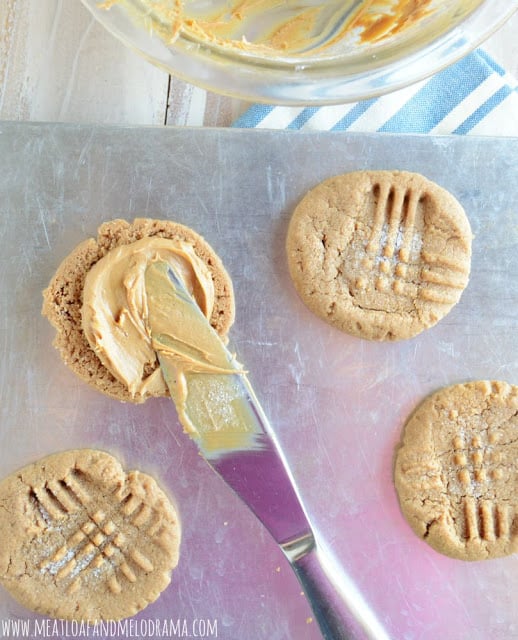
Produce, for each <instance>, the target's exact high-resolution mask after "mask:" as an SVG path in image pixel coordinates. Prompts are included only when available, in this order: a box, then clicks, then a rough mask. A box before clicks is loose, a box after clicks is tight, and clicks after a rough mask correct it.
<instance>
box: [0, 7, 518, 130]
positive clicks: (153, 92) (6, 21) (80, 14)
mask: <svg viewBox="0 0 518 640" xmlns="http://www.w3.org/2000/svg"><path fill="white" fill-rule="evenodd" d="M517 31H518V14H515V16H514V17H513V18H511V20H510V21H509V22H508V23H507V24H506V25H505V26H504V27H503V28H502V29H500V31H498V32H497V33H496V34H495V35H493V36H492V37H491V39H490V40H488V41H487V43H486V44H485V45H484V48H485V49H486V51H488V52H489V53H490V54H491V55H492V56H493V57H494V58H495V59H496V61H497V62H499V63H500V64H501V65H502V66H503V67H504V68H506V69H507V70H508V71H511V72H512V73H514V74H518V39H517V38H516V33H517ZM247 106H248V105H247V104H246V103H245V102H243V101H240V100H234V99H231V98H226V97H221V96H218V95H216V94H214V93H211V92H207V91H204V90H202V89H199V88H197V87H194V86H192V85H190V84H187V83H185V82H183V81H181V80H178V79H176V78H171V77H169V76H168V75H167V73H165V72H164V71H161V70H160V69H158V68H155V67H154V66H153V65H151V64H150V63H148V62H147V61H145V60H144V59H142V58H141V57H140V56H138V55H137V54H136V53H134V52H132V51H131V50H129V49H127V48H126V47H124V46H123V45H122V44H121V43H119V42H118V41H117V40H116V39H115V38H113V37H112V36H111V35H110V34H108V33H107V32H106V31H105V30H104V29H103V28H102V27H101V26H100V25H99V24H98V23H97V22H96V21H95V20H94V19H93V18H92V17H91V15H90V14H89V12H88V11H87V10H86V9H85V8H84V7H83V5H82V4H81V3H80V1H79V0H0V119H1V120H33V121H52V122H90V123H104V124H139V125H160V124H167V125H193V126H197V125H203V126H228V125H229V124H231V122H232V121H233V120H234V119H235V118H236V117H237V116H238V115H239V114H240V113H241V112H242V111H243V110H244V109H246V107H247Z"/></svg>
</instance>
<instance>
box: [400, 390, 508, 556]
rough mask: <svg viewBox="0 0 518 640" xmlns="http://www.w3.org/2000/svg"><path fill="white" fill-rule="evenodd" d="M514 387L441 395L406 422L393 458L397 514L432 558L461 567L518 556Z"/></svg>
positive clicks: (423, 403) (426, 403)
mask: <svg viewBox="0 0 518 640" xmlns="http://www.w3.org/2000/svg"><path fill="white" fill-rule="evenodd" d="M517 461H518V387H516V386H514V385H510V384H508V383H506V382H498V381H475V382H469V383H466V384H458V385H454V386H451V387H446V388H444V389H441V390H439V391H437V392H436V393H434V394H433V395H431V396H430V397H428V398H426V399H425V400H424V402H422V404H421V405H420V406H419V407H418V408H417V409H416V411H415V412H414V413H413V415H412V416H411V417H410V418H409V420H408V422H407V424H406V425H405V428H404V433H403V438H402V442H401V445H400V447H399V449H398V451H397V453H396V460H395V473H394V480H395V486H396V490H397V493H398V496H399V502H400V505H401V510H402V512H403V515H404V516H405V518H406V520H407V521H408V523H409V524H410V526H411V527H412V529H413V530H414V531H415V533H416V534H417V535H418V536H419V537H420V538H422V539H423V540H424V541H425V542H427V543H428V544H429V545H430V546H431V547H433V548H434V549H435V550H437V551H439V552H440V553H443V554H445V555H447V556H451V557H453V558H458V559H461V560H484V559H487V558H496V557H499V556H505V555H509V554H511V553H515V552H516V551H518V473H517V471H518V462H517Z"/></svg>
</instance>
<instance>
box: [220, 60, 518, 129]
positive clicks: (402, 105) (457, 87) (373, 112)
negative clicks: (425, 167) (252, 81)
mask: <svg viewBox="0 0 518 640" xmlns="http://www.w3.org/2000/svg"><path fill="white" fill-rule="evenodd" d="M233 126H234V127H247V128H250V127H254V128H265V129H304V130H310V129H313V130H324V131H327V130H333V131H340V130H341V131H345V130H347V131H361V132H374V131H380V132H383V131H386V132H397V133H430V134H450V133H453V134H468V133H469V134H475V135H495V136H499V135H500V136H501V135H505V136H518V86H517V82H516V79H515V78H513V77H512V75H510V74H509V73H507V72H506V71H505V70H504V69H502V67H500V66H499V65H498V64H497V63H496V62H495V61H494V60H493V59H492V58H491V57H490V56H488V55H487V54H486V53H485V52H484V51H482V50H478V51H475V52H473V53H471V54H469V55H468V56H466V57H465V58H463V59H462V60H460V61H459V62H457V63H456V64H454V65H452V66H450V67H448V68H447V69H444V70H443V71H440V72H439V73H437V74H436V75H434V76H432V77H431V78H428V79H427V80H423V81H421V82H418V83H416V84H414V85H412V86H410V87H407V88H405V89H401V90H399V91H394V92H393V93H390V94H388V95H385V96H381V97H379V98H372V99H370V100H364V101H361V102H355V103H351V104H344V105H337V106H325V107H277V106H267V105H254V106H252V107H250V108H249V109H248V110H247V111H245V113H243V115H242V116H241V117H240V118H239V119H238V120H237V121H236V122H235V123H234V125H233Z"/></svg>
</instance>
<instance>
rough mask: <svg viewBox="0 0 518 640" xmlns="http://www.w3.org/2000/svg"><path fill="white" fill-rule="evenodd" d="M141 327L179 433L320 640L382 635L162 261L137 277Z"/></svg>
mask: <svg viewBox="0 0 518 640" xmlns="http://www.w3.org/2000/svg"><path fill="white" fill-rule="evenodd" d="M145 286H146V295H147V314H148V318H147V322H148V327H149V331H150V337H151V341H152V345H153V347H154V349H155V351H156V353H157V355H158V359H159V363H160V367H161V370H162V374H163V377H164V379H165V382H166V384H167V387H168V389H169V392H170V395H171V398H172V400H173V401H174V403H175V405H176V409H177V412H178V416H179V419H180V421H181V423H182V424H183V426H184V429H185V430H186V431H187V432H188V433H189V435H190V436H191V438H192V439H193V440H194V441H195V442H196V444H197V445H198V448H199V450H200V453H201V454H202V456H203V457H204V458H205V460H206V461H207V462H208V464H209V465H210V466H211V467H212V468H213V469H214V471H215V472H216V473H217V474H218V475H219V476H220V477H221V478H222V479H223V480H224V481H225V482H226V483H227V484H228V485H229V486H230V487H231V488H232V489H233V490H234V491H235V492H236V493H237V495H238V496H239V497H240V498H241V499H242V500H243V502H244V503H245V504H246V505H247V506H248V507H249V508H250V509H251V510H252V511H253V512H254V514H255V515H256V516H257V517H258V518H259V520H260V521H261V522H262V524H263V525H264V526H265V527H266V529H267V530H268V531H269V533H270V534H271V535H272V536H273V538H274V539H275V541H276V542H277V544H278V545H279V546H280V548H281V550H282V551H283V553H284V555H285V557H286V559H287V560H288V562H289V563H290V565H291V567H292V568H293V570H294V571H295V573H296V575H297V577H298V579H299V581H300V583H301V585H302V586H303V588H304V593H305V595H306V597H307V599H308V602H309V604H310V606H311V608H312V609H313V612H314V615H315V619H316V621H317V622H318V624H319V626H320V630H321V632H322V635H323V637H324V638H325V640H346V639H356V638H358V639H360V638H369V639H372V640H385V639H387V638H388V635H387V633H386V631H385V629H384V628H383V626H382V625H381V623H380V622H379V621H378V619H377V618H376V616H375V614H374V612H373V611H372V609H371V608H370V606H369V605H368V603H367V602H366V601H365V599H364V597H363V596H362V594H361V593H360V592H359V591H358V589H357V587H356V586H355V585H354V583H353V581H352V580H351V579H350V577H349V576H347V574H346V573H345V571H344V570H343V568H342V567H340V565H339V563H338V562H337V561H336V559H335V558H334V557H333V555H332V552H331V550H330V549H328V548H327V547H326V545H325V543H324V542H323V539H322V536H320V535H318V532H316V531H315V528H314V527H313V526H312V525H311V523H310V519H309V517H308V515H307V513H306V511H305V509H304V507H303V503H302V500H301V498H300V495H299V492H298V489H297V485H296V482H295V480H294V478H293V476H292V473H291V471H290V469H289V466H288V464H287V461H286V459H285V456H284V454H283V452H282V449H281V447H280V446H279V443H278V441H277V438H276V436H275V433H274V431H273V429H272V427H271V425H270V423H269V421H268V419H267V416H266V415H265V413H264V411H263V409H262V407H261V405H260V403H259V401H258V399H257V397H256V395H255V393H254V390H253V389H252V386H251V384H250V381H249V379H248V376H247V372H246V371H245V370H244V369H243V368H242V366H241V365H240V364H239V363H238V362H237V360H236V358H235V357H234V355H233V354H231V352H230V351H229V350H228V349H227V347H226V346H225V345H224V343H223V342H222V340H221V338H220V337H219V335H218V334H217V333H216V331H215V330H214V329H213V328H212V327H211V325H210V323H209V321H208V319H207V318H206V317H205V315H204V314H203V313H202V311H201V310H200V308H199V307H198V306H197V304H196V302H195V301H194V299H193V297H192V296H191V295H190V293H189V292H188V291H187V289H186V286H185V284H184V282H183V280H182V278H181V277H180V275H179V274H178V273H176V272H175V270H174V269H173V268H172V267H171V266H170V265H169V264H167V263H166V262H163V261H160V260H157V261H155V262H152V263H151V264H150V265H149V266H148V267H147V270H146V274H145Z"/></svg>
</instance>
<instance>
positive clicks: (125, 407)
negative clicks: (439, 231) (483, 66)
mask: <svg viewBox="0 0 518 640" xmlns="http://www.w3.org/2000/svg"><path fill="white" fill-rule="evenodd" d="M517 159H518V140H517V139H503V138H501V139H490V138H469V137H430V136H397V135H396V136H394V135H361V134H346V133H297V132H269V131H262V132H261V131H238V130H211V129H206V130H202V129H169V128H167V129H166V128H104V127H94V126H76V125H52V124H28V123H26V124H23V123H1V124H0V213H1V225H0V247H1V251H0V261H1V272H2V277H1V290H0V295H1V316H0V317H1V334H0V335H1V345H2V354H1V355H2V358H1V362H0V393H1V396H0V411H1V428H0V475H1V476H4V475H6V474H8V473H10V472H12V471H14V470H16V469H18V468H19V467H21V466H23V465H25V464H28V463H29V462H31V461H33V460H35V459H37V458H39V457H41V456H44V455H46V454H49V453H52V452H55V451H58V450H62V449H67V448H71V447H98V448H101V449H105V450H107V451H110V452H112V453H114V454H115V455H118V456H120V457H121V458H122V460H123V461H124V463H125V465H126V467H127V468H140V469H142V470H145V471H147V472H150V473H152V474H155V475H156V476H157V477H158V479H159V481H160V482H161V484H162V485H163V486H164V488H165V489H166V490H167V491H169V492H170V493H171V494H172V495H173V496H174V498H175V500H176V502H177V504H178V508H179V511H180V513H181V517H182V521H183V542H182V553H181V561H180V565H179V567H178V569H177V570H176V572H175V573H174V576H173V581H172V584H171V585H170V587H169V588H168V589H167V590H166V591H165V593H164V594H163V595H162V596H161V598H160V599H159V600H158V601H157V602H155V603H154V604H152V605H150V606H149V607H148V608H147V609H146V610H145V611H144V612H142V613H141V614H139V615H138V616H137V618H136V620H137V621H138V620H150V619H153V620H173V621H178V620H179V621H180V622H181V628H180V627H177V630H178V631H181V632H183V631H185V630H188V631H189V632H190V633H191V635H194V633H195V632H198V635H200V634H199V631H200V629H201V627H200V626H198V627H195V625H196V624H198V625H199V624H201V623H203V624H205V626H204V629H205V630H206V632H207V634H208V635H207V636H206V637H215V636H214V633H213V632H214V629H215V628H216V630H217V637H218V638H222V639H224V640H242V639H247V640H248V639H250V640H262V639H268V640H285V639H288V640H291V639H295V638H296V639H297V640H316V639H317V638H319V637H320V635H319V631H318V629H317V627H316V624H315V623H314V622H312V621H311V612H310V609H309V607H308V606H307V603H306V602H305V599H304V597H303V595H301V589H300V587H299V585H298V583H297V581H296V579H295V577H294V575H292V573H291V570H290V568H289V567H288V565H287V564H286V563H285V561H284V559H283V557H282V555H281V553H280V552H279V550H278V549H277V547H276V546H275V545H274V543H273V542H272V541H271V540H270V538H269V536H268V534H267V533H266V532H265V530H264V529H263V528H262V527H261V525H260V524H259V523H258V522H257V521H256V520H255V518H254V517H253V516H252V515H251V514H250V513H249V512H248V511H247V509H246V508H245V507H243V505H242V504H241V503H240V501H239V500H238V499H237V498H236V497H235V496H234V495H233V494H232V492H231V491H230V490H229V489H227V487H226V486H225V485H224V483H222V482H221V481H220V480H219V478H218V477H217V476H215V475H214V474H213V473H212V472H211V471H210V469H209V468H208V467H207V466H206V465H205V463H204V462H203V460H201V459H200V457H199V456H198V455H197V452H196V450H195V448H194V446H192V444H191V442H190V441H189V440H188V438H187V437H186V436H184V435H183V434H182V431H181V428H180V426H179V423H178V421H177V418H176V413H175V410H174V407H173V406H172V405H171V404H170V403H169V402H168V401H166V400H156V401H150V402H148V403H146V404H145V405H143V406H133V405H131V404H122V403H118V402H116V401H113V400H110V399H108V398H106V397H104V396H102V395H100V394H99V393H97V392H96V391H94V390H93V389H90V388H89V387H88V386H87V385H85V384H83V383H82V382H81V381H79V380H78V379H76V377H75V376H74V375H73V374H72V373H71V372H70V371H69V370H68V369H67V368H66V367H65V366H64V365H63V364H62V363H61V361H60V358H59V355H58V354H57V352H56V351H55V350H54V348H53V347H52V346H51V341H52V338H53V330H52V329H51V327H50V326H49V325H48V323H47V322H46V320H45V319H44V318H42V317H41V316H40V306H41V290H42V289H43V288H44V287H45V286H46V285H47V283H48V281H49V279H50V277H51V276H52V274H53V272H54V270H55V269H56V267H57V266H58V264H59V262H60V261H61V259H62V258H63V257H64V256H65V255H66V254H67V253H68V252H69V251H70V250H71V249H72V248H73V247H74V246H75V245H76V244H77V243H79V242H80V241H82V240H83V239H84V238H86V237H88V236H91V235H94V234H95V230H96V228H97V226H98V225H99V224H100V223H101V222H103V221H105V220H108V219H111V218H115V217H124V218H129V219H133V218H134V217H138V216H150V217H158V218H162V217H164V218H170V219H174V220H177V221H180V222H182V223H184V224H187V225H189V226H192V227H193V228H194V229H196V230H197V231H198V232H200V233H201V234H202V235H204V236H205V237H206V238H207V240H208V241H209V242H210V243H211V244H212V246H213V247H214V248H215V250H216V251H217V252H218V253H219V255H220V256H221V257H222V259H223V261H224V263H225V265H226V266H227V268H228V270H229V272H230V274H231V276H232V279H233V282H234V285H235V293H236V302H237V318H236V323H235V326H234V328H233V329H232V331H231V344H232V346H233V348H234V349H235V350H236V352H237V353H238V356H239V358H240V359H241V361H242V362H244V363H245V364H246V366H247V368H248V369H249V371H250V372H251V375H250V377H251V380H252V382H253V384H254V386H255V388H256V390H257V394H258V396H259V397H260V399H261V400H262V402H263V404H264V408H265V409H266V412H267V414H268V415H269V416H270V419H271V421H272V423H273V425H274V426H275V429H276V431H277V434H278V437H279V440H280V442H281V444H282V446H283V448H284V450H285V453H286V456H287V458H288V460H289V462H290V465H291V468H292V470H293V474H294V476H295V478H296V479H297V482H298V485H299V489H300V492H301V495H302V496H303V499H304V501H305V504H306V507H307V509H308V511H309V512H310V514H311V515H312V517H313V519H314V522H315V524H316V527H317V529H318V531H319V532H320V534H321V535H322V536H323V538H324V539H325V541H326V542H327V544H329V545H330V546H331V547H332V548H333V550H334V552H335V553H336V556H337V557H338V559H339V560H340V562H341V563H342V564H343V566H344V567H345V568H346V569H347V571H348V572H349V574H350V575H351V577H352V579H353V580H354V582H355V583H356V584H357V585H358V587H359V588H360V589H361V590H362V592H363V593H364V594H365V596H366V598H367V600H368V601H369V602H370V603H371V605H372V606H373V608H374V609H375V611H376V612H377V614H378V616H379V618H380V619H381V621H382V622H383V624H384V625H385V627H386V629H387V631H388V632H389V633H390V634H391V635H392V636H393V637H394V638H397V639H398V640H409V639H418V638H419V640H432V639H433V640H435V639H436V638H447V639H448V640H461V639H465V638H466V639H467V638H469V639H470V640H476V639H480V640H486V639H487V638H493V639H494V640H498V639H502V640H503V639H505V640H509V639H510V638H518V601H517V599H516V597H515V594H516V592H517V590H518V556H514V557H508V558H504V559H499V560H493V561H486V562H474V563H464V562H459V561H455V560H451V559H449V558H446V557H443V556H441V555H439V554H438V553H436V552H435V551H433V550H432V549H430V548H429V547H428V546H427V545H426V544H425V543H424V542H422V541H420V540H419V539H418V538H416V537H415V536H414V534H413V533H412V532H411V531H410V529H409V527H408V525H407V524H406V523H405V521H404V520H403V518H402V516H401V514H400V511H399V508H398V503H397V498H396V494H395V492H394V488H393V483H392V467H393V454H394V448H395V445H396V443H397V442H398V440H399V437H400V433H401V428H402V425H403V423H404V422H405V419H406V418H407V416H408V415H409V413H410V412H411V411H412V409H413V408H414V407H415V405H416V404H417V403H418V402H419V401H420V400H421V399H422V398H423V397H424V396H425V395H427V394H428V393H430V392H432V391H434V390H435V389H437V388H439V387H441V386H443V385H447V384H451V383H456V382H461V381H466V380H471V379H477V378H497V379H503V380H507V381H509V382H511V383H514V384H518V345H517V338H516V336H517V335H518V334H517V330H518V318H517V301H518V278H517V277H516V274H517V273H518V211H517V209H518V204H517V203H518V168H517V167H518V163H517ZM366 168H378V169H382V168H399V169H408V170H411V171H418V172H421V173H423V174H425V175H426V176H428V177H429V178H431V179H432V180H435V181H437V182H439V183H440V184H441V185H443V186H444V187H445V188H447V189H449V190H450V191H451V192H452V193H454V194H455V195H456V196H457V197H458V198H459V200H460V201H461V202H462V204H463V205H464V207H465V209H466V211H467V213H468V216H469V219H470V221H471V225H472V228H473V231H474V234H475V239H474V251H473V268H472V276H471V280H470V283H469V286H468V288H467V290H466V291H465V293H464V294H463V296H462V299H461V301H460V303H459V304H458V305H457V306H456V307H455V308H454V309H453V311H452V312H451V313H450V314H449V315H448V316H447V317H446V318H445V319H444V320H443V321H442V322H440V323H439V324H438V325H437V326H436V327H434V328H433V329H431V330H429V331H427V332H425V333H423V334H421V335H420V336H418V337H417V338H415V339H412V340H409V341H406V342H402V343H398V344H372V343H369V342H366V341H362V340H359V339H357V338H353V337H350V336H348V335H345V334H342V333H340V332H339V331H337V330H335V329H333V328H332V327H330V326H328V325H327V324H325V323H324V322H322V321H321V320H319V319H317V318H316V317H314V316H313V315H312V314H311V313H310V312H309V311H308V310H307V309H306V308H305V307H304V306H303V305H302V303H301V302H300V300H299V299H298V297H297V295H296V293H295V291H294V289H293V287H292V284H291V282H290V278H289V276H288V273H287V269H286V260H285V254H284V238H285V232H286V227H287V223H288V220H289V216H290V213H291V211H292V209H293V207H294V205H295V204H296V203H297V201H298V200H299V199H300V198H301V197H302V196H303V195H304V193H305V192H306V191H307V190H308V189H309V188H311V187H313V186H314V185H316V184H317V183H318V182H319V181H320V180H322V179H324V178H327V177H329V176H331V175H335V174H338V173H342V172H345V171H350V170H355V169H366ZM10 619H12V620H16V619H23V620H30V621H32V623H34V622H35V621H38V620H41V617H39V616H36V615H34V614H31V613H30V612H28V611H26V610H25V609H24V608H23V607H22V606H20V605H19V604H17V603H16V602H14V601H13V599H12V598H11V597H10V596H9V595H8V594H7V593H6V592H5V591H3V590H0V625H1V624H3V622H2V621H5V620H10ZM196 621H198V623H197V622H196ZM200 621H201V623H200ZM214 621H216V622H214ZM186 625H187V626H186ZM150 628H151V627H146V628H144V632H146V633H148V635H149V629H150ZM132 629H133V631H134V630H135V627H130V628H129V633H131V631H132ZM146 629H147V631H146ZM0 631H1V629H0ZM173 631H174V629H173ZM193 632H194V633H193ZM209 632H212V635H210V633H209ZM58 633H61V632H58ZM4 637H5V634H4ZM54 637H56V636H54Z"/></svg>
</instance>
